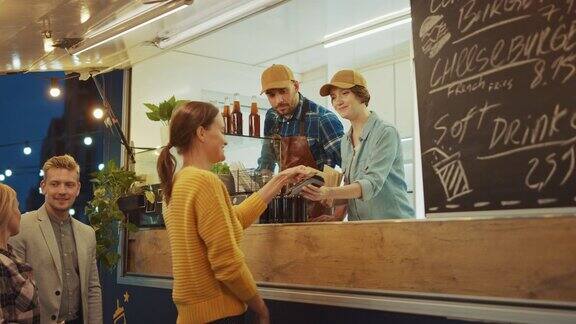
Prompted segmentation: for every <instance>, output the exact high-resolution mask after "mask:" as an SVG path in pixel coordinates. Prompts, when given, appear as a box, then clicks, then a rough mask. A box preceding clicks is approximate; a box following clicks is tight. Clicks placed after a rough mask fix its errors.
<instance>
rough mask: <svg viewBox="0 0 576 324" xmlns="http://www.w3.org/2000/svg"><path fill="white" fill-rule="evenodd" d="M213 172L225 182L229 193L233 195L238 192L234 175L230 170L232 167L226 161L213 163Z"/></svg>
mask: <svg viewBox="0 0 576 324" xmlns="http://www.w3.org/2000/svg"><path fill="white" fill-rule="evenodd" d="M210 171H212V172H213V173H215V174H217V175H218V177H219V178H220V180H222V182H224V185H225V186H226V189H228V193H229V194H230V195H233V194H235V193H236V186H235V184H234V177H233V176H232V173H231V172H230V167H229V166H228V164H226V162H218V163H214V165H212V169H210Z"/></svg>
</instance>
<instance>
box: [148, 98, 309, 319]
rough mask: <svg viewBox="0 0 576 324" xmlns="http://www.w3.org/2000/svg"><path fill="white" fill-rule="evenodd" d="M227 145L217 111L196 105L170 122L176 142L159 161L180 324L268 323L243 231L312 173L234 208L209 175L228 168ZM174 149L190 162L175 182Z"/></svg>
mask: <svg viewBox="0 0 576 324" xmlns="http://www.w3.org/2000/svg"><path fill="white" fill-rule="evenodd" d="M225 145H226V138H225V137H224V122H223V120H222V118H221V117H220V113H219V111H218V109H217V108H216V107H214V106H213V105H212V104H209V103H204V102H196V101H191V102H189V103H187V104H186V105H184V106H183V107H182V108H180V109H179V110H178V111H177V112H176V113H175V115H174V116H173V117H172V120H171V122H170V141H169V143H168V144H167V145H166V146H165V147H164V148H163V150H162V152H161V153H160V156H159V158H158V166H157V168H158V174H159V176H160V181H161V186H162V189H163V192H164V198H165V201H166V203H167V212H166V213H165V215H164V219H165V222H166V229H167V230H168V237H169V239H170V248H171V251H172V269H173V275H174V288H173V292H172V297H173V299H174V303H175V304H176V308H177V309H178V320H177V323H178V324H184V323H186V324H187V323H209V322H215V323H219V322H220V323H236V322H238V323H243V322H244V316H245V313H246V305H247V306H248V307H249V308H250V309H251V310H252V311H254V312H255V313H256V314H257V316H258V319H259V322H260V323H268V322H269V315H268V309H267V308H266V305H265V304H264V301H263V300H262V298H261V297H260V295H259V294H258V290H257V289H256V284H255V282H254V279H253V278H252V274H251V273H250V270H249V269H248V267H247V265H246V262H245V261H244V255H243V254H242V251H241V250H240V247H239V243H240V240H241V238H242V233H243V230H244V229H245V228H247V227H248V226H250V225H251V224H252V223H253V222H254V221H255V220H256V219H257V218H258V217H259V216H260V215H261V214H262V213H263V212H264V210H265V209H266V205H267V203H268V202H269V201H270V200H271V199H272V197H274V196H275V195H276V194H277V193H278V192H279V191H280V190H281V188H282V187H283V186H284V185H286V184H287V183H289V182H293V181H297V180H301V179H302V178H305V177H306V176H307V173H308V169H306V168H305V167H295V168H291V169H287V170H285V171H282V172H281V173H280V174H278V175H277V176H275V177H274V178H272V179H271V180H270V181H269V182H268V183H267V184H266V185H265V186H264V187H263V188H262V189H261V190H260V191H258V192H257V193H255V194H253V195H251V196H250V197H249V198H247V199H246V200H245V201H244V202H243V203H241V204H240V205H238V206H232V204H231V202H230V197H229V196H228V192H227V190H226V188H225V186H224V184H223V183H222V182H221V181H220V179H219V178H218V177H217V176H216V175H214V174H213V173H212V172H210V171H209V170H210V168H211V167H212V165H213V164H214V163H216V162H219V161H223V160H224V146H225ZM172 147H175V148H176V149H177V151H178V153H179V154H181V155H182V158H183V161H184V166H183V168H182V170H180V171H179V172H178V173H176V174H174V173H175V159H174V157H173V156H172V155H171V154H170V148H172Z"/></svg>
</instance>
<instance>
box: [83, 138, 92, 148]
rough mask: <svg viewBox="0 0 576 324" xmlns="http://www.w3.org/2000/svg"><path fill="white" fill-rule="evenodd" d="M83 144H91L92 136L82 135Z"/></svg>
mask: <svg viewBox="0 0 576 324" xmlns="http://www.w3.org/2000/svg"><path fill="white" fill-rule="evenodd" d="M84 145H86V146H90V145H92V137H90V136H86V137H84Z"/></svg>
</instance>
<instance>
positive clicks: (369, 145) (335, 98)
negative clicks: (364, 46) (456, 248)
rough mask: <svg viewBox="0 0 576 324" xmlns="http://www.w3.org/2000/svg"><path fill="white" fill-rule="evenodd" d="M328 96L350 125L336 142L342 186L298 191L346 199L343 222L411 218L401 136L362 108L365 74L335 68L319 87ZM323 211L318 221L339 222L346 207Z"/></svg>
mask: <svg viewBox="0 0 576 324" xmlns="http://www.w3.org/2000/svg"><path fill="white" fill-rule="evenodd" d="M320 95H322V96H327V95H330V98H331V99H332V106H333V107H334V108H335V109H336V111H337V112H338V113H339V114H340V116H341V117H342V118H345V119H348V120H349V121H350V123H351V125H352V127H351V128H350V130H349V131H348V133H347V134H346V136H345V138H343V139H342V142H341V153H342V169H343V172H344V186H341V187H326V186H323V187H314V186H311V185H310V186H307V187H306V188H304V190H303V195H304V197H305V198H307V199H310V200H314V201H326V200H332V199H333V200H335V201H336V202H337V204H338V201H339V200H340V201H342V200H344V201H346V200H347V210H348V220H350V221H357V220H374V219H393V218H410V217H414V210H413V209H412V207H411V205H410V203H409V202H408V197H407V187H406V181H405V180H404V165H403V159H402V147H401V145H400V136H399V134H398V131H397V130H396V128H394V126H392V125H390V124H388V123H385V122H383V121H382V120H381V119H380V118H379V117H378V115H376V113H375V112H373V111H370V110H369V109H368V108H367V106H368V102H369V101H370V94H369V93H368V89H367V87H366V80H365V79H364V77H363V76H362V75H361V74H360V73H358V72H356V71H354V70H342V71H339V72H337V73H336V74H335V75H334V76H333V77H332V80H331V81H330V83H328V84H325V85H324V86H322V88H321V89H320ZM336 210H337V212H336V213H335V215H324V216H321V218H318V219H317V221H338V220H342V219H343V217H344V212H345V210H344V209H343V208H336Z"/></svg>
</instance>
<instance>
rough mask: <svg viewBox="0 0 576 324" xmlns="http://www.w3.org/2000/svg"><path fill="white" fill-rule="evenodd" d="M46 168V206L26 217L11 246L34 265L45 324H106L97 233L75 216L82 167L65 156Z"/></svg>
mask: <svg viewBox="0 0 576 324" xmlns="http://www.w3.org/2000/svg"><path fill="white" fill-rule="evenodd" d="M42 169H43V170H44V179H43V180H42V182H41V183H40V187H41V189H42V193H43V194H44V197H45V200H44V205H42V207H40V209H38V210H36V211H32V212H28V213H26V214H24V215H22V221H21V229H20V233H19V234H18V235H16V236H13V237H12V238H10V241H9V243H10V245H11V246H12V247H13V250H14V254H15V255H16V256H17V257H19V258H21V259H22V260H24V261H26V262H27V263H28V264H30V265H31V266H32V269H33V271H34V274H35V279H36V283H37V287H38V295H39V300H40V320H41V323H42V324H52V323H70V324H80V323H84V324H100V323H102V297H101V287H100V279H99V277H98V268H97V266H96V236H95V232H94V229H93V228H92V227H90V226H88V225H85V224H83V223H81V222H80V221H78V220H76V219H74V218H72V217H70V214H69V210H70V208H71V207H72V205H73V203H74V201H75V200H76V197H78V194H79V193H80V181H79V178H80V167H79V166H78V164H77V163H76V161H75V160H74V158H72V157H71V156H69V155H63V156H55V157H52V158H50V159H49V160H48V161H46V163H45V164H44V166H43V168H42Z"/></svg>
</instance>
